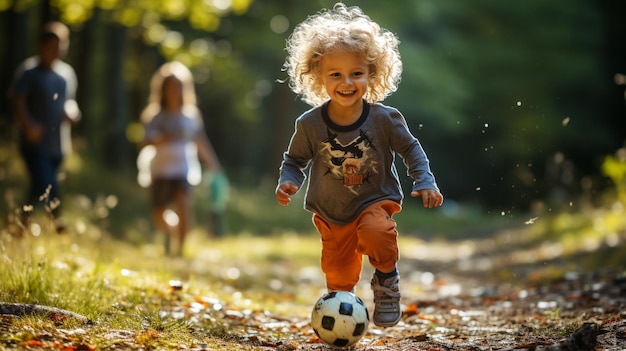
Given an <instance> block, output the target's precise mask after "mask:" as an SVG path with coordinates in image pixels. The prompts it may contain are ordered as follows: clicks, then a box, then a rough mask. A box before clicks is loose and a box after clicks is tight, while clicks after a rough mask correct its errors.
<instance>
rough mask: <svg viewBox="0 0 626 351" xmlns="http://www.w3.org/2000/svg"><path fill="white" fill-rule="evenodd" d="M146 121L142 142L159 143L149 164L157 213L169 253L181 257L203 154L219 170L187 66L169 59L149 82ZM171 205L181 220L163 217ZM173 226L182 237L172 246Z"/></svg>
mask: <svg viewBox="0 0 626 351" xmlns="http://www.w3.org/2000/svg"><path fill="white" fill-rule="evenodd" d="M141 120H142V122H143V123H144V125H145V138H144V141H143V145H144V146H148V147H153V148H154V149H153V152H154V153H153V155H152V158H151V160H150V161H149V163H148V164H149V170H150V181H151V184H150V185H151V190H152V193H151V195H152V217H153V220H154V222H155V224H156V225H157V227H158V228H159V229H160V230H162V231H163V232H164V233H165V234H166V238H165V251H166V254H173V255H174V256H181V255H182V252H183V246H184V242H185V237H186V235H187V230H188V225H189V220H190V214H191V213H190V212H191V211H190V206H191V203H190V201H191V196H190V187H191V185H196V184H198V183H199V181H200V177H201V172H200V169H199V168H200V166H199V162H198V156H200V159H201V160H202V161H203V162H204V164H205V165H206V166H207V167H208V168H209V169H210V170H214V171H217V170H219V169H220V164H219V161H218V159H217V156H216V155H215V152H214V150H213V147H212V146H211V143H210V141H209V139H208V137H207V135H206V132H205V130H204V123H203V121H202V115H201V113H200V110H199V109H198V107H197V105H196V95H195V90H194V86H193V77H192V75H191V72H190V71H189V69H188V68H187V67H186V66H184V65H183V64H182V63H180V62H170V63H166V64H164V65H163V66H161V67H160V68H159V69H158V70H157V71H156V72H155V74H154V75H153V77H152V80H151V83H150V97H149V104H148V106H146V108H145V109H144V111H143V112H142V115H141ZM144 149H145V148H144ZM147 150H150V149H147ZM142 153H143V151H142ZM144 154H145V153H144ZM140 157H142V156H141V153H140ZM140 171H141V170H140ZM171 204H174V208H175V212H176V214H177V215H178V223H177V225H174V224H173V223H168V221H166V219H165V218H164V214H165V211H166V210H167V208H168V206H170V205H171ZM174 226H176V227H177V229H178V230H177V240H176V242H175V244H176V246H175V247H174V248H173V249H172V250H171V249H170V235H172V233H171V231H172V230H173V229H174V228H173V227H174ZM170 250H171V252H170Z"/></svg>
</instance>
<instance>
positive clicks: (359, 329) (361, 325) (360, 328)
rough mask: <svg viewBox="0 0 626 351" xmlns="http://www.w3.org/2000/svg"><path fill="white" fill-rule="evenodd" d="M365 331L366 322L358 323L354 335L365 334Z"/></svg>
mask: <svg viewBox="0 0 626 351" xmlns="http://www.w3.org/2000/svg"><path fill="white" fill-rule="evenodd" d="M364 331H365V323H357V324H356V325H355V326H354V332H353V333H352V336H359V335H361V334H363V332H364Z"/></svg>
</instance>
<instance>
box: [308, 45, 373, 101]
mask: <svg viewBox="0 0 626 351" xmlns="http://www.w3.org/2000/svg"><path fill="white" fill-rule="evenodd" d="M320 67H321V79H322V83H323V84H324V87H325V89H326V92H327V93H328V95H329V96H330V98H331V100H332V101H333V103H337V104H339V105H340V106H342V107H351V106H354V105H356V104H360V103H361V99H362V98H363V95H365V93H366V92H367V86H368V76H369V68H368V65H367V63H366V62H365V60H364V59H363V57H362V56H361V55H359V54H358V53H355V52H351V51H344V50H336V51H333V52H331V53H329V54H326V55H324V57H322V60H321V65H320Z"/></svg>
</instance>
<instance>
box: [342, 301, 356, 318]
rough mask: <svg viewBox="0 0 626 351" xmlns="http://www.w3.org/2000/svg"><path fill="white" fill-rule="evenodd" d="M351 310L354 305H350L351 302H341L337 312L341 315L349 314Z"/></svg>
mask: <svg viewBox="0 0 626 351" xmlns="http://www.w3.org/2000/svg"><path fill="white" fill-rule="evenodd" d="M353 310H354V306H352V304H351V303H349V302H342V303H341V304H340V305H339V314H341V315H344V316H351V315H352V311H353Z"/></svg>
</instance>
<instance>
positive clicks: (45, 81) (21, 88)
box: [14, 65, 67, 157]
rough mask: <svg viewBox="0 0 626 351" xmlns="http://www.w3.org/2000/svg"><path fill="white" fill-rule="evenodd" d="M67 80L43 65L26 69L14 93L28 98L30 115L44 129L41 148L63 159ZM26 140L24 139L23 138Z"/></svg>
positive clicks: (18, 79) (27, 103)
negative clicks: (62, 143) (62, 138)
mask: <svg viewBox="0 0 626 351" xmlns="http://www.w3.org/2000/svg"><path fill="white" fill-rule="evenodd" d="M66 86H67V82H66V81H65V79H64V78H63V77H62V76H61V75H59V74H58V73H56V72H55V71H53V70H50V69H46V68H44V67H43V66H41V65H37V66H34V67H32V68H29V69H27V70H25V71H24V72H23V73H22V75H21V76H20V77H18V78H17V81H16V84H15V89H14V93H15V94H19V95H22V96H24V97H25V98H26V106H27V109H28V112H29V113H30V116H31V117H32V118H33V119H34V120H35V121H37V122H38V123H40V124H41V125H42V127H43V128H44V137H43V140H42V141H41V143H40V144H38V145H37V146H41V147H44V148H45V150H46V151H47V152H48V154H49V155H51V156H58V157H60V156H62V150H61V123H62V122H63V119H64V117H65V110H64V106H65V100H66ZM23 139H24V138H23Z"/></svg>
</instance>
